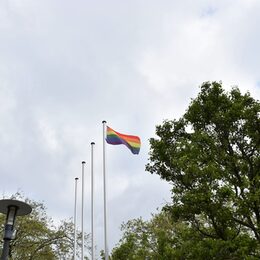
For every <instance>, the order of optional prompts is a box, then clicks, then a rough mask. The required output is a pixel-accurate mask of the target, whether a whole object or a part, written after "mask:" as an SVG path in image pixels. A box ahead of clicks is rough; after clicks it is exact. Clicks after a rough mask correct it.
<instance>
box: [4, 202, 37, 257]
mask: <svg viewBox="0 0 260 260" xmlns="http://www.w3.org/2000/svg"><path fill="white" fill-rule="evenodd" d="M31 211H32V208H31V206H30V205H28V204H27V203H25V202H22V201H19V200H8V199H3V200H0V213H3V214H6V222H5V231H4V246H3V252H2V256H1V260H7V259H8V255H9V248H10V241H11V240H12V239H15V233H16V231H15V229H14V223H15V218H16V216H24V215H27V214H30V213H31Z"/></svg>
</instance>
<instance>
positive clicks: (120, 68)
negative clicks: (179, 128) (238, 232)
mask: <svg viewBox="0 0 260 260" xmlns="http://www.w3.org/2000/svg"><path fill="white" fill-rule="evenodd" d="M259 13H260V1H259V0H218V1H214V0H182V1H178V0H165V1H155V0H131V1H121V0H117V1H116V0H111V1H105V0H103V1H102V0H100V1H90V0H84V1H83V0H74V1H68V0H38V1H35V0H23V1H21V0H2V1H0V124H1V128H0V177H1V192H2V194H3V196H9V195H10V194H13V193H15V192H16V191H18V190H19V191H23V193H24V194H25V196H27V197H29V198H31V199H34V200H36V201H43V202H44V204H45V205H46V207H47V213H48V215H50V216H51V217H53V219H54V220H55V222H56V223H58V222H59V220H62V219H68V218H70V217H72V216H73V207H74V178H75V177H79V178H80V179H81V161H82V160H85V161H86V162H87V163H86V192H85V194H86V196H85V202H86V203H85V209H86V211H85V216H86V217H85V227H86V229H85V231H86V232H87V233H89V232H90V185H89V183H90V143H91V142H92V141H94V142H95V143H96V145H95V168H94V170H95V189H96V192H95V196H96V198H95V201H96V206H95V207H96V210H95V216H96V222H95V228H96V232H97V233H96V243H97V248H98V250H100V249H101V248H103V204H102V203H103V201H102V198H103V192H102V189H103V186H102V120H106V121H107V123H108V125H109V126H110V127H112V128H113V129H115V130H116V131H118V132H121V133H125V134H133V135H138V136H140V138H141V140H142V147H141V152H140V154H139V155H137V156H136V155H132V154H131V152H130V151H129V150H128V149H127V148H126V147H125V146H111V145H107V192H108V194H107V196H108V205H107V206H108V231H109V233H108V238H109V248H110V250H111V249H112V247H113V246H114V245H115V243H116V242H117V241H118V240H119V238H120V230H119V228H120V225H121V223H122V222H123V221H127V220H129V219H132V218H136V217H139V216H142V217H143V218H144V219H149V218H150V215H151V213H155V212H156V208H158V207H159V208H160V207H162V206H163V205H164V204H165V203H166V202H167V201H170V196H171V195H170V189H171V187H170V185H169V184H168V183H166V182H164V181H162V180H160V179H159V177H157V176H155V175H151V174H150V173H148V172H145V165H146V163H147V162H148V152H149V141H148V140H149V138H151V137H154V136H155V126H156V125H158V124H161V123H162V122H163V120H164V119H174V118H176V119H177V118H179V117H180V116H181V115H182V114H183V113H184V112H185V109H186V108H187V106H188V105H189V103H190V101H191V98H195V97H196V95H197V93H198V91H199V86H200V85H201V84H202V83H203V82H204V81H213V80H214V81H222V82H223V85H224V86H225V88H226V89H227V90H229V89H230V88H231V86H235V85H236V86H239V88H240V89H241V91H242V92H246V91H249V92H250V93H251V95H252V96H253V97H254V98H256V99H259V98H260V73H259V72H260V53H259V48H260V47H259V46H260V30H259V24H260V16H259ZM80 181H81V180H80ZM79 185H81V183H79ZM79 192H80V190H79ZM79 196H80V193H79ZM79 206H80V201H79ZM78 210H80V208H78ZM79 221H80V219H79Z"/></svg>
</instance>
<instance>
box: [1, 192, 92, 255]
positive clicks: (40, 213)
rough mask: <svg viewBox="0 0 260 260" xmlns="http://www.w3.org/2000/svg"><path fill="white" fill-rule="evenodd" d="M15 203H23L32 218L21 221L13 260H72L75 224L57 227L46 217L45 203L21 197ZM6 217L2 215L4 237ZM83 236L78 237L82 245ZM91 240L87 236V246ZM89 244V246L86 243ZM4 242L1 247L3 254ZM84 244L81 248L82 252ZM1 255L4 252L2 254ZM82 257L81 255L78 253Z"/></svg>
mask: <svg viewBox="0 0 260 260" xmlns="http://www.w3.org/2000/svg"><path fill="white" fill-rule="evenodd" d="M11 199H18V200H23V201H25V202H26V203H28V204H29V205H30V206H31V207H32V208H33V210H32V212H31V214H29V215H27V216H23V217H17V218H16V222H15V229H16V230H17V234H16V239H15V240H12V241H11V245H10V259H15V260H35V259H37V260H56V259H72V257H73V245H74V225H73V223H72V221H71V220H69V221H62V222H61V223H60V225H59V226H55V225H54V224H53V221H52V219H51V218H50V217H48V216H47V214H46V208H45V207H44V205H43V204H42V203H39V202H36V201H33V200H31V199H28V198H24V196H22V195H21V194H20V193H17V194H15V195H14V196H12V198H11ZM5 217H6V216H5V215H3V214H0V224H1V226H0V232H2V233H3V230H4V223H5ZM80 237H81V234H78V241H80ZM87 240H88V236H87V235H86V242H87ZM85 244H87V243H85ZM2 246H3V244H2V241H1V244H0V247H1V250H2ZM79 247H80V244H79V245H78V248H79ZM0 253H1V252H0ZM77 253H79V252H77Z"/></svg>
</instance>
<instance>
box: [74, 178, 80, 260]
mask: <svg viewBox="0 0 260 260" xmlns="http://www.w3.org/2000/svg"><path fill="white" fill-rule="evenodd" d="M78 179H79V178H75V203H74V249H73V250H74V256H73V259H74V260H76V251H77V194H78Z"/></svg>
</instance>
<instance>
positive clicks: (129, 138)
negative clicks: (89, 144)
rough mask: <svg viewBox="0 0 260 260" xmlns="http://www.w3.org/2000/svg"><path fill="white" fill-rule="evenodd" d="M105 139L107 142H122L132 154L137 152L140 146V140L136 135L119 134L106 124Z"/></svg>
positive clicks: (114, 143) (115, 143)
mask: <svg viewBox="0 0 260 260" xmlns="http://www.w3.org/2000/svg"><path fill="white" fill-rule="evenodd" d="M106 141H107V143H108V144H113V145H117V144H124V145H126V146H127V147H128V148H129V149H130V151H131V152H132V153H133V154H138V153H139V151H140V147H141V141H140V138H139V137H138V136H134V135H125V134H120V133H118V132H116V131H115V130H113V129H112V128H110V127H109V126H107V137H106Z"/></svg>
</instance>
